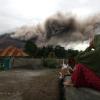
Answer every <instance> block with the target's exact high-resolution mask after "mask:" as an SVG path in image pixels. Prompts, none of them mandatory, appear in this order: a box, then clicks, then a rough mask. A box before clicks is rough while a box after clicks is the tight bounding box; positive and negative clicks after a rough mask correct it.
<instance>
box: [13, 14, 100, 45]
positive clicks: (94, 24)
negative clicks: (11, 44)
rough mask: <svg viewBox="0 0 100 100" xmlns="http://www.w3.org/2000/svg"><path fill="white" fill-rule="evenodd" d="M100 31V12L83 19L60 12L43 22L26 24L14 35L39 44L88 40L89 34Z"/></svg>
mask: <svg viewBox="0 0 100 100" xmlns="http://www.w3.org/2000/svg"><path fill="white" fill-rule="evenodd" d="M97 31H98V32H100V14H98V15H95V16H90V17H89V18H87V19H84V20H83V21H81V20H79V19H78V18H76V17H75V16H74V15H71V14H69V15H68V14H66V15H64V14H61V13H58V14H56V15H54V16H51V17H49V18H48V19H46V21H45V22H44V23H43V24H38V25H36V26H31V27H29V26H24V27H21V28H19V29H17V30H16V32H15V34H13V35H12V37H16V38H20V39H24V40H28V39H31V40H32V41H34V42H35V43H36V44H38V45H39V46H42V45H47V44H56V45H57V44H59V43H69V42H74V41H85V40H88V38H89V35H91V34H94V33H97Z"/></svg>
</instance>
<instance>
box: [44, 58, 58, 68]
mask: <svg viewBox="0 0 100 100" xmlns="http://www.w3.org/2000/svg"><path fill="white" fill-rule="evenodd" d="M42 63H43V66H44V67H46V68H56V67H57V61H56V59H55V58H53V59H52V58H47V59H43V60H42Z"/></svg>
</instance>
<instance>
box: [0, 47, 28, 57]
mask: <svg viewBox="0 0 100 100" xmlns="http://www.w3.org/2000/svg"><path fill="white" fill-rule="evenodd" d="M0 56H15V57H16V56H17V57H18V56H28V54H26V53H25V52H23V50H22V49H19V48H16V47H13V46H9V47H7V48H6V49H4V50H0Z"/></svg>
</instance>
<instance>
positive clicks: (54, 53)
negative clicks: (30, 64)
mask: <svg viewBox="0 0 100 100" xmlns="http://www.w3.org/2000/svg"><path fill="white" fill-rule="evenodd" d="M24 50H25V52H27V53H28V54H29V56H32V57H34V58H48V57H51V58H59V59H63V58H68V57H74V56H76V55H77V54H78V53H79V51H78V50H72V49H68V50H65V48H64V47H62V46H60V45H56V46H52V45H48V46H46V47H45V46H44V47H37V45H36V44H35V43H34V42H32V41H30V40H28V41H27V42H26V44H25V47H24Z"/></svg>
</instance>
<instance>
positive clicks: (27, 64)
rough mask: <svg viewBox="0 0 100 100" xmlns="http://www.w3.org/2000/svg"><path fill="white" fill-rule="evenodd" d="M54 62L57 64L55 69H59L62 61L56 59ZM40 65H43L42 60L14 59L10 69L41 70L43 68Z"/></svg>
mask: <svg viewBox="0 0 100 100" xmlns="http://www.w3.org/2000/svg"><path fill="white" fill-rule="evenodd" d="M56 60H57V63H58V66H57V67H60V66H61V64H62V59H56ZM42 63H43V62H42V59H34V58H14V62H13V67H12V68H26V69H41V68H44V66H43V64H42Z"/></svg>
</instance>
